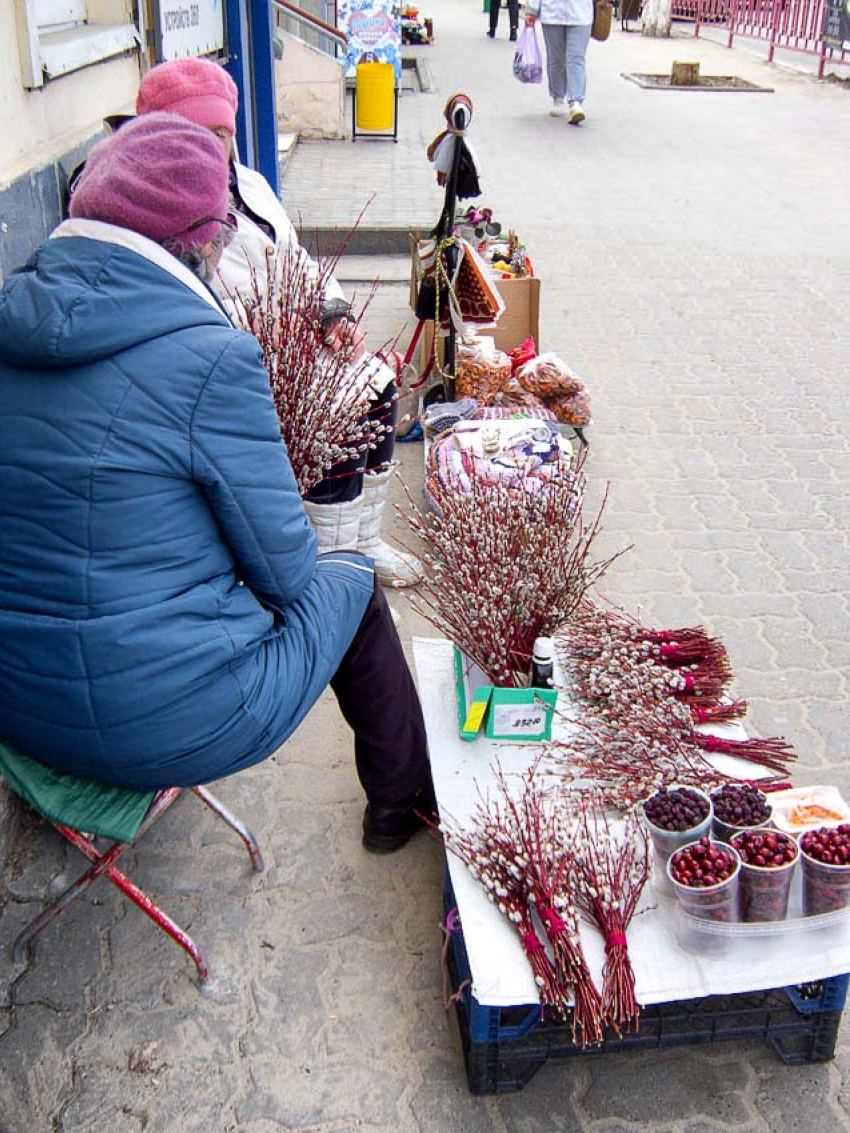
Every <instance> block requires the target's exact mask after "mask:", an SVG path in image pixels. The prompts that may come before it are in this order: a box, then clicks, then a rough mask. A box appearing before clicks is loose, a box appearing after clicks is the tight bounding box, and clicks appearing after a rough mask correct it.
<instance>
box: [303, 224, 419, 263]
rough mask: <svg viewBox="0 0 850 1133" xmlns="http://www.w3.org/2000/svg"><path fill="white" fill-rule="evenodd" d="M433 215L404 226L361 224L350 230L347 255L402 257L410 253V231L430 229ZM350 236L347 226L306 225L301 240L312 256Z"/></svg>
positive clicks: (338, 244) (332, 247) (337, 244)
mask: <svg viewBox="0 0 850 1133" xmlns="http://www.w3.org/2000/svg"><path fill="white" fill-rule="evenodd" d="M436 219H437V218H436V216H432V217H426V218H423V220H422V221H421V222H420V223H418V224H411V225H409V226H407V227H404V228H399V227H395V226H392V225H373V226H371V227H370V226H367V225H361V226H360V227H359V228H358V229H357V230H356V231H355V232H353V233H351V235H350V239H349V241H348V247H347V250H346V255H351V256H404V255H407V256H409V255H410V235H411V233H412V232H421V233H426V232H429V231H430V230H431V229H432V228H433V226H434V223H435V221H436ZM348 236H349V230H348V229H346V228H338V227H327V228H312V229H311V228H310V227H309V226H305V228H304V230H303V231H302V233H301V243H302V244H303V245H304V246H305V247H306V248H307V250H308V251H309V252H310V254H311V255H315V254H316V251H317V249H321V250H323V251H325V252H327V251H328V250H330V249H334V248H338V247H339V246H340V244H342V243H343V241H345V240H346V238H347V237H348Z"/></svg>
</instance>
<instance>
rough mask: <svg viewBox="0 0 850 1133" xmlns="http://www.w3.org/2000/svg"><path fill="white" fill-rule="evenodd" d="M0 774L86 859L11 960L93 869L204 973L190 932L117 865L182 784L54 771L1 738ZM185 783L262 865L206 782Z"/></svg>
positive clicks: (86, 883)
mask: <svg viewBox="0 0 850 1133" xmlns="http://www.w3.org/2000/svg"><path fill="white" fill-rule="evenodd" d="M0 775H2V777H3V778H4V779H5V780H6V781H7V783H8V784H9V786H10V787H11V789H12V790H13V791H14V793H15V794H16V795H18V796H19V797H21V798H23V799H24V800H25V801H26V802H28V803H29V804H30V805H31V806H32V807H33V809H34V810H36V811H37V812H38V813H39V814H40V815H41V817H42V818H44V819H45V820H46V821H47V822H49V823H50V824H51V826H53V827H54V828H55V829H56V830H58V831H59V833H60V834H61V835H62V836H63V838H65V839H66V840H67V841H68V842H70V843H71V845H72V846H75V847H76V848H77V849H78V850H79V851H80V852H81V853H82V854H84V855H85V857H87V858H88V860H89V861H90V862H91V863H92V865H91V867H90V868H89V869H88V870H86V872H85V873H84V874H82V876H80V877H79V878H77V880H76V881H75V882H73V884H71V885H69V886H68V888H67V889H66V890H65V891H64V893H62V894H60V896H59V897H57V898H56V899H55V900H54V901H53V902H52V903H51V904H50V905H48V907H47V908H46V909H45V910H44V911H43V912H42V913H41V914H40V915H39V916H38V917H36V918H35V920H34V921H32V922H31V923H30V924H29V925H27V927H26V928H25V929H24V930H23V931H22V932H21V933H20V935H19V936H18V938H17V939H16V941H15V944H14V949H13V954H14V959H15V961H16V962H21V961H22V960H23V959H24V956H25V953H26V949H27V946H28V945H29V943H30V941H32V940H34V939H35V938H36V937H37V936H38V935H39V934H40V933H42V932H43V931H44V929H46V928H47V926H48V925H49V924H51V923H52V922H53V921H54V920H56V918H57V917H58V916H60V914H61V913H63V912H64V911H65V909H67V908H68V906H69V905H71V904H73V902H74V901H76V900H77V899H78V898H79V897H81V896H82V894H83V893H85V891H86V890H87V889H88V888H89V887H90V886H91V885H92V884H93V883H94V882H95V881H97V879H98V878H99V877H106V878H108V879H109V881H111V882H112V884H113V885H115V886H116V887H117V888H118V889H119V890H120V891H121V892H122V893H123V894H124V895H125V896H126V897H129V898H130V900H131V901H132V902H133V903H134V904H135V905H137V906H138V907H139V908H140V909H141V910H142V912H143V913H145V914H146V915H147V916H148V917H150V919H151V920H152V921H153V922H154V924H156V925H158V926H159V927H160V928H161V929H162V930H163V932H165V933H167V934H168V936H170V937H171V939H172V940H174V941H175V942H176V943H177V944H178V945H179V946H180V947H181V948H182V949H184V951H186V952H188V953H189V955H190V956H191V957H192V959H193V960H194V962H195V967H196V968H197V970H198V977H199V979H200V980H201V981H203V980H205V979H206V978H207V977H208V975H209V968H208V966H207V962H206V960H205V959H204V955H203V953H202V952H201V950H200V948H199V947H198V945H197V944H196V943H195V942H194V940H193V939H192V938H191V937H190V936H189V935H188V933H186V932H185V931H184V930H183V929H182V928H181V927H180V926H179V925H178V924H177V923H176V922H175V921H173V920H172V919H171V917H169V916H168V914H167V913H166V912H164V910H162V909H160V908H159V906H158V905H157V904H156V902H155V901H153V900H152V899H151V898H150V897H148V895H147V894H146V893H145V892H144V891H143V890H142V889H140V888H139V886H138V885H136V884H135V882H133V881H132V880H131V879H130V878H129V877H127V876H126V874H124V873H122V872H121V871H120V870H119V869H117V868H116V866H115V862H116V861H117V860H118V859H119V858H120V857H121V855H122V854H123V853H125V851H126V850H128V849H130V848H131V847H135V846H137V845H138V843H139V841H140V840H141V838H142V837H143V836H144V835H145V834H146V833H147V832H148V830H150V829H151V827H152V826H153V825H154V823H155V822H157V820H158V819H160V818H161V817H162V816H163V815H164V814H165V812H166V811H167V810H168V808H169V807H170V806H171V805H172V803H174V802H175V801H176V799H177V798H178V797H179V795H180V793H181V791H182V790H183V788H182V787H171V788H169V789H168V790H164V791H158V792H155V793H154V792H147V793H145V792H138V791H128V790H126V789H125V788H122V787H108V786H105V785H103V784H100V783H93V782H92V781H91V780H88V779H79V778H77V777H76V776H73V775H65V774H62V773H60V772H58V771H54V770H53V769H52V768H49V767H45V766H44V764H40V763H38V762H37V761H35V760H32V759H30V758H29V757H28V756H26V755H24V754H23V753H22V752H20V751H19V750H18V749H16V748H14V747H12V746H11V745H10V744H8V743H5V742H3V741H0ZM191 791H192V793H193V794H194V795H196V796H197V797H198V798H199V799H200V800H201V801H202V802H203V803H205V804H206V805H207V806H208V807H209V808H210V810H212V811H213V813H215V814H217V815H218V816H219V818H221V819H222V820H223V821H224V822H226V823H227V825H228V826H229V827H230V828H231V829H232V830H235V831H236V833H237V834H238V835H239V837H240V838H241V839H242V841H243V842H244V843H245V847H246V849H247V850H248V854H249V855H250V858H251V864H252V866H253V868H254V869H255V870H257V871H259V870H262V869H263V857H262V854H261V853H260V848H259V846H258V845H257V842H256V839H255V838H254V836H253V835H252V834H251V832H250V831H249V830H248V829H247V827H246V826H245V825H244V824H243V823H242V822H240V820H239V819H238V818H236V817H235V816H234V815H232V814H231V813H230V811H229V810H228V809H227V808H226V807H225V806H224V805H223V804H222V803H221V802H220V801H219V800H218V799H217V798H216V797H215V795H213V794H212V793H211V792H210V791H208V790H207V789H206V787H192V788H191ZM63 819H64V821H63ZM83 831H85V833H83ZM98 836H102V837H105V838H107V839H109V840H110V841H111V842H112V844H111V845H110V846H108V847H107V848H105V849H99V848H98V847H97V845H96V840H97V838H98Z"/></svg>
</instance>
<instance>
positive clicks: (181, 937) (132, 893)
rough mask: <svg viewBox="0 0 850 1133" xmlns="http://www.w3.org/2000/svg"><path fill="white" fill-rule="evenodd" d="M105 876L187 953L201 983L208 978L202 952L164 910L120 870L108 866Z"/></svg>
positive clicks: (207, 968) (208, 971)
mask: <svg viewBox="0 0 850 1133" xmlns="http://www.w3.org/2000/svg"><path fill="white" fill-rule="evenodd" d="M106 874H107V876H108V878H109V880H110V881H111V882H112V884H113V885H114V886H115V887H116V888H117V889H120V890H121V892H122V893H123V894H124V896H125V897H129V898H130V900H131V901H132V902H133V904H134V905H136V906H137V907H138V908H139V909H141V910H142V912H143V913H144V914H145V915H146V916H148V917H150V919H151V920H152V921H153V922H154V924H156V925H158V926H159V927H160V928H161V929H162V931H163V932H164V933H166V934H167V935H168V936H170V937H171V939H172V940H173V941H174V943H175V944H177V945H178V946H179V947H180V948H182V949H183V951H184V952H188V953H189V955H190V956H191V957H192V959H193V960H194V961H195V967H196V968H197V969H198V979H199V980H200V981H201V983H203V982H204V980H205V979H207V977H208V976H209V974H210V970H209V967H208V966H207V962H206V960H205V959H204V954H203V952H202V951H201V950H200V948H199V947H198V946H197V944H196V943H195V942H194V940H193V939H192V937H191V936H189V934H188V933H187V932H186V931H185V929H182V928H181V927H180V925H179V924H177V922H176V921H173V920H172V919H171V917H170V916H169V915H168V913H166V912H165V910H164V909H161V908H160V907H159V905H157V903H156V902H155V901H152V900H151V899H150V897H148V895H147V893H145V892H144V891H143V890H142V889H140V888H139V887H138V885H136V883H135V882H134V881H131V880H130V878H129V877H127V875H126V874H124V873H122V872H121V870H120V869H115V868H114V867H112V866H110V868H109V869H108V870H107V871H106Z"/></svg>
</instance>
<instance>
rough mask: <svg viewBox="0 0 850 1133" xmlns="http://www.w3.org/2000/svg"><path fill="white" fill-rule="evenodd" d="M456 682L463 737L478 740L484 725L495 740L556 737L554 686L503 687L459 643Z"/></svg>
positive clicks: (455, 663) (533, 739)
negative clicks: (491, 681) (473, 660)
mask: <svg viewBox="0 0 850 1133" xmlns="http://www.w3.org/2000/svg"><path fill="white" fill-rule="evenodd" d="M454 666H455V685H456V687H457V714H458V726H459V728H460V738H461V739H462V740H474V739H476V738H477V737H478V734H479V732H480V731H481V727H482V725H483V727H484V735H485V736H487V738H488V739H491V740H511V741H512V742H513V743H537V742H539V741H540V740H549V739H551V738H552V715H553V713H552V709H553V708H554V707H555V704H556V702H557V699H558V693H557V690H556V689H553V688H499V687H498V686H496V685H491V684H490V683H489V682H488V680H487V677H486V674H485V673H483V672H482V671H481V669H479V668H478V666H477V665H476V664H474V662H472V661H470V660H469V658H468V657H466V656H464V654H463V653H461V651H460V650H459V649H458V648H457V646H455V649H454Z"/></svg>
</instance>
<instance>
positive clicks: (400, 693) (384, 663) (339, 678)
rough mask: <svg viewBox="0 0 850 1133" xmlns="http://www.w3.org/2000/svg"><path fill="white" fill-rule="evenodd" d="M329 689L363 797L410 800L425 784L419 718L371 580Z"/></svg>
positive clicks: (397, 644)
mask: <svg viewBox="0 0 850 1133" xmlns="http://www.w3.org/2000/svg"><path fill="white" fill-rule="evenodd" d="M331 688H332V689H333V691H334V694H335V695H336V698H337V701H338V702H339V707H340V710H341V712H342V714H343V716H344V717H345V719H346V721H347V723H348V724H349V725H350V727H351V728H352V730H353V731H354V760H355V763H356V766H357V775H358V777H359V779H360V782H361V784H362V786H363V790H364V791H365V792H366V798H367V799H368V800H369V802H370V803H374V804H375V806H404V805H406V804H408V803H409V802H411V801H412V799H413V796H414V795H415V794H416V793H417V791H419V790H421V789H422V788H423V787H427V786H429V785H430V783H431V768H430V765H429V762H428V742H427V739H426V736H425V721H424V719H423V718H422V706H421V705H420V703H419V695H418V693H417V691H416V686H415V684H414V683H413V676H412V675H411V672H410V669H409V668H408V666H407V660H406V659H405V656H404V651H403V650H402V647H401V641H400V640H399V636H398V633H397V631H396V628H395V626H394V625H393V620H392V617H391V615H390V611H389V607H388V606H387V600H386V598H385V597H384V594H383V591H382V590H381V586H380V584H379V582H378V580H377V578H376V579H375V587H374V590H373V592H372V597H371V598H370V599H369V604H368V606H367V607H366V610H365V612H364V614H363V617H362V619H361V621H360V626H359V627H358V630H357V633H356V634H355V635H354V640H353V641H352V643H351V645H350V646H349V648H348V652H347V653H346V654H345V656H344V657H343V659H342V662H341V663H340V666H339V668H338V669H337V671H336V673H335V674H334V677H333V680H332V681H331Z"/></svg>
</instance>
